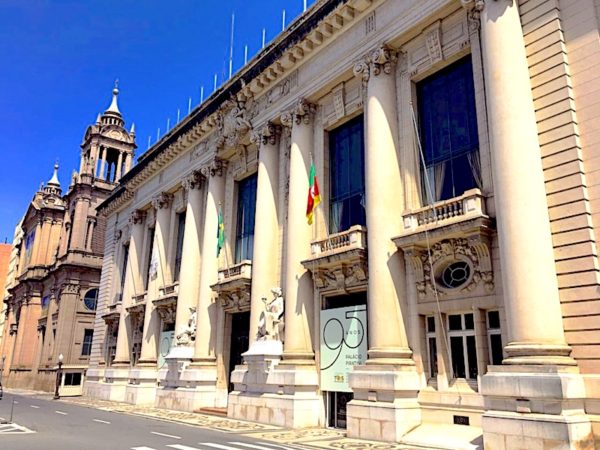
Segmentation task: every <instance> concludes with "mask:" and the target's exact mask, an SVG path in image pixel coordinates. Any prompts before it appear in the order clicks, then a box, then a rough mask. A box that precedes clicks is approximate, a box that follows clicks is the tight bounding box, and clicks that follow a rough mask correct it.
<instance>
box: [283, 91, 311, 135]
mask: <svg viewBox="0 0 600 450" xmlns="http://www.w3.org/2000/svg"><path fill="white" fill-rule="evenodd" d="M316 112H317V106H316V105H314V104H313V103H309V102H308V101H307V100H306V99H305V98H300V99H298V101H297V102H296V104H295V105H294V106H293V107H292V109H290V110H289V111H287V112H285V113H283V114H282V115H281V124H282V125H283V126H284V127H289V128H291V127H292V125H293V124H294V123H295V124H296V125H300V124H301V123H304V124H305V125H308V124H310V121H311V120H312V118H313V117H314V115H315V113H316Z"/></svg>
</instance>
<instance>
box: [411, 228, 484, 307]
mask: <svg viewBox="0 0 600 450" xmlns="http://www.w3.org/2000/svg"><path fill="white" fill-rule="evenodd" d="M430 255H431V256H430ZM405 257H406V258H407V260H408V261H409V262H410V264H411V266H412V268H413V270H414V273H415V283H416V289H417V293H418V295H419V298H420V299H425V298H428V297H433V296H435V292H436V291H437V294H438V296H440V297H446V296H448V295H454V294H465V293H469V292H472V291H474V290H475V289H476V288H478V287H479V286H483V288H484V290H485V292H487V293H491V292H493V290H494V274H493V271H492V263H491V257H490V250H489V243H488V242H487V241H486V240H484V239H482V238H481V237H480V236H476V237H472V238H455V239H444V240H442V241H440V242H437V243H435V244H433V245H432V246H431V250H430V254H428V252H427V250H426V249H423V248H413V249H410V250H406V249H405ZM430 257H431V260H430V259H429V258H430ZM453 261H465V262H467V263H468V264H469V267H470V271H471V274H470V276H469V278H468V279H467V281H466V282H465V284H464V285H462V286H460V287H457V288H456V289H447V288H444V287H443V286H441V285H440V284H439V283H438V282H437V278H438V275H439V272H441V271H442V270H443V269H444V267H446V266H447V265H448V264H449V263H451V262H453Z"/></svg>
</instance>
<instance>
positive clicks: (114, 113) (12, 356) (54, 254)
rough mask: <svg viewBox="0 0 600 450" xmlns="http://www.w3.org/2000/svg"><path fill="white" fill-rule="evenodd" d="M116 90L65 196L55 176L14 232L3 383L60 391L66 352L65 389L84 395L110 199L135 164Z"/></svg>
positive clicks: (131, 138) (131, 140)
mask: <svg viewBox="0 0 600 450" xmlns="http://www.w3.org/2000/svg"><path fill="white" fill-rule="evenodd" d="M118 93H119V91H118V89H116V88H115V89H114V90H113V99H112V103H111V105H110V107H109V108H108V109H107V110H106V111H105V112H104V113H103V114H101V115H98V119H97V122H96V123H95V124H93V125H91V126H89V127H88V129H87V131H86V133H85V136H84V139H83V142H82V144H81V166H80V170H79V172H74V173H73V174H72V177H71V183H70V185H69V188H68V191H67V193H66V194H64V195H63V194H62V188H61V185H60V182H59V179H58V165H55V166H54V175H53V176H52V178H51V179H50V181H48V182H47V183H46V184H45V185H43V184H42V186H41V187H40V189H39V190H38V191H37V192H36V193H35V195H34V198H33V200H32V202H31V203H30V205H29V207H28V209H27V212H26V213H25V216H24V218H23V220H22V222H21V224H20V228H21V230H19V231H20V232H19V231H18V232H17V233H16V234H15V242H16V245H18V248H17V249H15V250H16V251H15V254H14V256H15V258H16V261H15V262H14V264H15V267H14V268H13V274H12V280H11V283H10V286H9V289H8V293H9V295H8V296H7V297H6V298H5V302H6V305H7V314H8V317H7V320H6V322H5V332H4V337H3V340H2V346H1V347H0V351H1V354H0V357H1V358H3V359H4V367H3V384H4V385H5V386H8V387H18V388H27V389H37V390H45V391H54V386H55V380H56V367H57V363H58V358H59V355H61V354H62V355H63V358H64V359H63V369H64V370H63V373H64V375H63V377H62V380H61V383H62V387H61V394H62V395H75V394H81V392H82V387H83V379H84V376H85V371H86V369H87V367H88V363H89V357H90V353H91V346H92V338H93V332H94V317H95V312H96V306H97V300H98V285H99V281H100V273H101V268H102V254H103V251H104V232H105V220H104V217H101V216H97V215H96V206H97V205H98V204H100V203H101V202H102V201H103V200H105V199H106V198H107V197H108V195H109V194H110V193H111V191H112V190H113V189H114V187H115V186H116V185H117V183H118V181H119V179H120V177H121V175H122V174H124V173H126V172H127V171H128V170H129V169H130V168H131V165H132V158H133V152H134V150H135V148H136V144H135V134H134V131H133V127H132V130H131V131H130V132H127V131H126V130H125V129H124V128H123V125H124V121H123V118H122V116H121V113H120V111H119V108H118V105H117V95H118Z"/></svg>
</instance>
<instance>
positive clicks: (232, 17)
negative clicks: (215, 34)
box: [229, 12, 235, 78]
mask: <svg viewBox="0 0 600 450" xmlns="http://www.w3.org/2000/svg"><path fill="white" fill-rule="evenodd" d="M234 29H235V12H233V13H231V39H230V40H229V78H231V75H232V74H233V31H234Z"/></svg>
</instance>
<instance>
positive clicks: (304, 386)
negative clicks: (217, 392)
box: [227, 341, 323, 428]
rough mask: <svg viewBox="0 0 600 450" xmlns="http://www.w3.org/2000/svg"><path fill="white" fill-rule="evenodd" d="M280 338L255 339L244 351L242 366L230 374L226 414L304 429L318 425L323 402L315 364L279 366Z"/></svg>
mask: <svg viewBox="0 0 600 450" xmlns="http://www.w3.org/2000/svg"><path fill="white" fill-rule="evenodd" d="M282 354H283V346H282V344H281V342H279V341H255V342H254V343H252V345H251V346H250V349H249V350H248V351H247V352H246V353H244V354H243V357H244V363H245V364H244V365H242V366H237V367H236V368H235V370H234V371H233V373H232V374H231V377H232V378H231V379H232V381H233V383H234V391H233V392H232V393H230V394H229V402H228V406H227V415H228V416H229V417H232V418H236V419H244V420H252V421H255V422H260V423H265V424H271V425H278V426H284V427H289V428H306V427H315V426H319V425H320V418H321V417H322V415H323V414H322V409H323V408H322V406H323V402H322V399H321V397H320V396H319V395H318V394H317V390H318V374H317V372H316V368H315V367H314V366H306V365H302V366H298V367H295V366H289V365H285V366H283V365H279V362H280V361H281V357H282Z"/></svg>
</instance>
